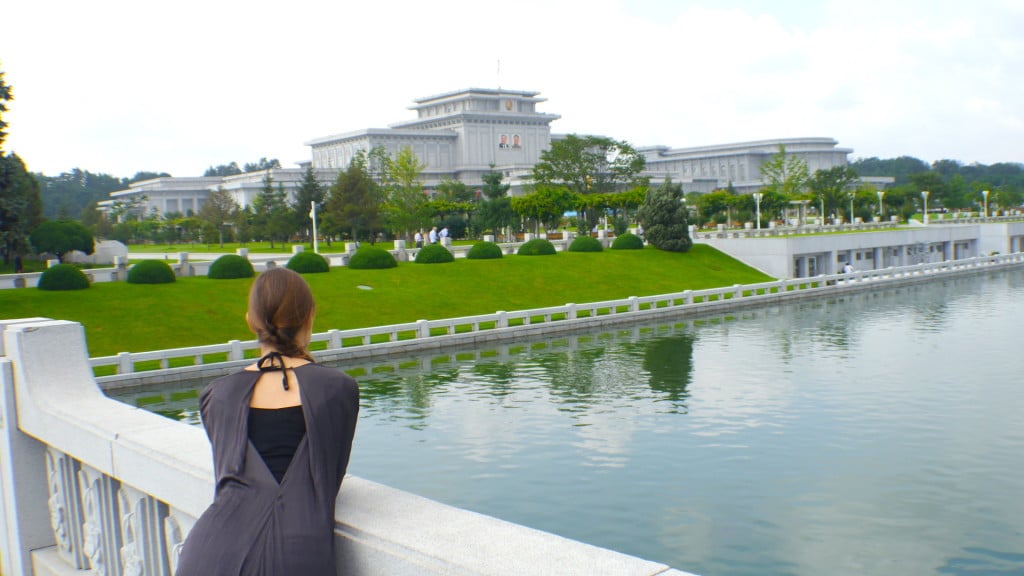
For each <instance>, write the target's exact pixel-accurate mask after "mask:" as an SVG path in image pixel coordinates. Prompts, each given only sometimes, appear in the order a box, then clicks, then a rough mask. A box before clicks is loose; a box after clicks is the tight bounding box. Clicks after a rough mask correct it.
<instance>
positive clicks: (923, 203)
mask: <svg viewBox="0 0 1024 576" xmlns="http://www.w3.org/2000/svg"><path fill="white" fill-rule="evenodd" d="M930 193H931V192H929V191H927V190H921V210H922V212H923V214H924V215H923V216H922V217H921V221H922V222H924V224H925V226H927V225H928V194H930Z"/></svg>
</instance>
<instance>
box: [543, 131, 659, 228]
mask: <svg viewBox="0 0 1024 576" xmlns="http://www.w3.org/2000/svg"><path fill="white" fill-rule="evenodd" d="M645 165H646V161H645V160H644V157H643V156H642V155H641V154H639V153H638V152H637V151H636V150H635V149H633V147H632V146H630V144H629V143H628V142H625V141H617V140H612V139H611V138H605V137H602V136H584V137H579V136H576V135H575V134H570V135H568V136H566V137H565V138H564V139H562V140H554V141H552V142H551V147H550V148H549V149H547V150H545V151H543V152H541V154H540V161H539V162H537V163H536V164H534V166H533V173H532V175H531V179H532V180H533V182H534V183H535V185H537V186H564V187H565V188H567V189H568V190H570V191H571V192H575V193H577V194H584V195H586V194H594V193H610V192H619V191H621V189H622V188H623V187H633V186H635V185H637V184H640V183H644V182H641V180H642V179H641V178H640V173H641V172H642V171H643V169H644V166H645ZM599 216H600V214H598V213H596V211H594V210H589V211H587V212H586V213H585V214H581V217H582V219H583V220H584V221H585V222H586V225H587V229H588V230H589V229H590V227H592V226H593V225H595V224H596V223H597V219H598V217H599Z"/></svg>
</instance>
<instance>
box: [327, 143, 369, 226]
mask: <svg viewBox="0 0 1024 576" xmlns="http://www.w3.org/2000/svg"><path fill="white" fill-rule="evenodd" d="M377 188H378V186H377V183H376V182H374V181H373V178H372V177H371V176H370V174H369V172H367V170H366V163H365V162H357V161H353V162H351V163H350V164H349V166H348V169H347V170H346V171H344V172H341V173H339V174H338V179H337V180H336V181H335V183H334V185H333V186H331V190H330V194H329V196H328V198H327V206H326V210H325V211H324V229H325V231H327V232H328V233H330V234H340V233H342V232H348V233H350V234H351V236H352V240H353V241H359V238H360V237H365V236H364V235H368V236H370V237H371V238H372V237H373V232H374V231H375V230H378V229H379V228H380V225H381V206H380V198H379V193H378V191H377Z"/></svg>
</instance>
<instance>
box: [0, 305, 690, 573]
mask: <svg viewBox="0 0 1024 576" xmlns="http://www.w3.org/2000/svg"><path fill="white" fill-rule="evenodd" d="M0 329H2V330H3V338H2V340H0V342H2V347H3V349H2V350H0V504H2V507H0V510H2V513H0V573H2V574H4V575H8V576H28V575H69V574H86V573H88V574H101V575H109V576H140V575H155V576H171V574H173V572H174V570H175V567H176V564H177V559H178V555H179V553H180V550H181V544H182V542H183V541H184V539H185V537H186V536H187V534H188V531H189V530H190V529H191V527H192V526H193V525H194V523H195V519H196V518H197V517H198V516H199V515H200V514H201V513H202V512H203V510H204V509H205V508H206V507H207V506H208V505H209V503H210V501H211V500H212V496H213V470H212V462H211V455H210V448H209V443H208V441H207V439H206V437H205V435H204V433H203V431H202V429H201V428H199V427H197V426H189V425H187V424H183V423H180V422H176V421H173V420H170V419H167V418H164V417H162V416H159V415H157V414H154V413H150V412H147V411H145V410H142V409H138V408H134V407H131V406H128V405H127V404H123V403H121V402H117V401H115V400H112V399H110V398H108V397H107V396H105V395H104V394H103V393H102V392H101V391H100V389H99V388H98V387H97V385H96V382H95V381H94V380H93V377H92V375H91V372H90V366H89V363H88V362H87V358H86V345H85V337H84V330H83V329H82V326H81V325H80V324H77V323H73V322H66V321H53V320H46V319H38V318H34V319H24V320H9V321H0ZM55 351H59V354H60V359H59V361H55V359H54V353H55ZM334 533H335V553H336V557H337V558H338V559H339V566H338V573H339V574H346V575H354V576H370V575H377V574H395V575H414V574H417V575H418V574H424V575H432V574H473V575H481V576H483V575H495V576H497V575H503V574H511V575H516V574H524V575H525V574H530V575H534V574H539V575H545V574H550V575H561V574H588V575H589V574H593V575H598V576H600V575H608V576H612V575H619V574H634V575H637V576H654V575H662V576H685V574H684V573H683V572H680V571H678V570H673V569H671V568H669V567H668V566H665V565H664V564H659V563H656V562H650V561H646V560H642V559H639V558H636V557H632V556H628V555H624V554H621V553H618V552H614V551H611V550H606V549H602V548H598V547H595V546H591V545H588V544H584V543H581V542H576V541H573V540H568V539H566V538H562V537H559V536H555V535H552V534H548V533H545V532H541V531H538V530H533V529H530V528H526V527H523V526H518V525H515V524H511V523H509V522H504V521H502V520H498V519H495V518H491V517H487V516H483V515H480V514H476V513H473V512H468V511H465V510H460V509H456V508H452V507H450V506H445V505H443V504H440V503H437V502H433V501H430V500H427V499H425V498H421V497H418V496H415V495H413V494H409V493H406V492H402V491H399V490H395V489H392V488H388V487H386V486H382V485H380V484H376V483H373V482H369V481H367V480H363V479H361V478H357V477H354V476H348V477H347V478H346V479H345V482H344V485H343V487H342V490H341V494H340V496H339V498H338V501H337V503H336V509H335V527H334Z"/></svg>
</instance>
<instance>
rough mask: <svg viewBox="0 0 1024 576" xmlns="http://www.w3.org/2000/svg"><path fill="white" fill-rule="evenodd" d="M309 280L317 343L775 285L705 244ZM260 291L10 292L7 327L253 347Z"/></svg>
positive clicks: (154, 342) (96, 346)
mask: <svg viewBox="0 0 1024 576" xmlns="http://www.w3.org/2000/svg"><path fill="white" fill-rule="evenodd" d="M305 278H306V280H307V281H308V282H309V284H310V287H311V288H312V290H313V294H314V296H315V297H316V300H317V308H318V309H317V318H316V324H315V326H314V331H316V332H325V331H327V330H328V329H331V328H337V329H348V328H362V327H367V326H380V325H385V324H395V323H400V322H411V321H415V320H419V319H431V320H433V319H440V318H452V317H458V316H471V315H475V314H489V313H493V312H496V311H498V310H522V309H528V308H540V307H544V306H557V305H561V304H566V303H568V302H576V303H584V302H596V301H600V300H613V299H619V298H626V297H628V296H647V295H652V294H667V293H671V292H679V291H682V290H688V289H690V290H699V289H703V288H714V287H719V286H731V285H733V284H749V283H754V282H764V281H768V280H771V278H769V277H768V276H765V275H764V274H762V273H760V272H758V271H756V270H754V269H752V268H750V267H748V266H746V265H744V264H742V263H740V262H738V261H736V260H733V259H732V258H730V257H729V256H726V255H725V254H723V253H721V252H719V251H717V250H715V249H714V248H711V247H709V246H706V245H702V244H696V245H694V247H693V249H692V250H691V251H690V252H688V253H686V254H675V253H670V252H662V251H660V250H656V249H654V248H650V247H648V248H646V249H644V250H605V251H604V252H600V253H581V252H559V253H558V254H556V255H554V256H533V257H526V256H506V257H505V258H502V259H500V260H466V259H458V260H456V261H455V262H452V263H449V264H432V265H425V264H414V263H400V264H399V266H398V268H392V269H390V270H352V269H349V268H333V269H331V271H330V272H329V273H327V274H308V275H306V276H305ZM251 282H252V281H251V279H243V280H210V279H208V278H205V277H197V278H179V279H178V281H177V282H175V283H174V284H158V285H139V284H127V283H124V282H114V283H98V284H94V285H93V286H92V287H91V288H89V289H88V290H81V291H74V292H44V291H42V290H35V289H19V290H3V291H0V318H22V317H29V316H45V317H49V318H56V319H62V320H74V321H77V322H81V323H82V324H83V325H84V326H85V329H86V336H87V338H88V344H89V353H90V355H92V356H106V355H110V354H115V353H117V352H139V351H145V350H159V349H165V348H178V347H182V346H192V345H199V344H216V343H223V342H227V341H228V340H232V339H238V340H249V339H251V338H252V335H251V334H250V333H249V331H248V329H247V327H246V325H245V320H244V314H245V307H246V298H247V295H248V289H249V286H250V284H251ZM361 287H362V288H361ZM366 288H369V289H366Z"/></svg>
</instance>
